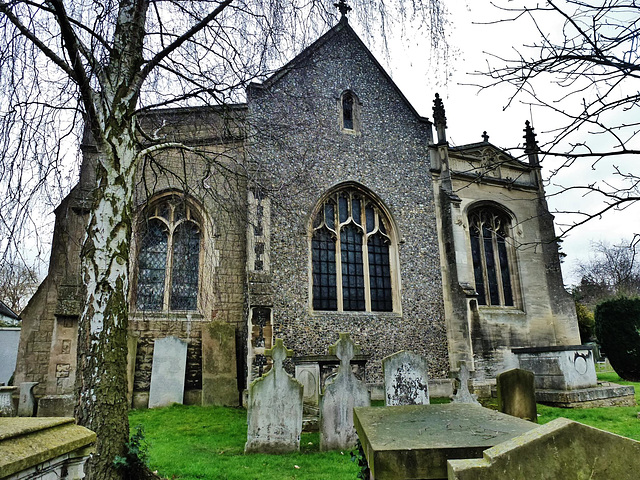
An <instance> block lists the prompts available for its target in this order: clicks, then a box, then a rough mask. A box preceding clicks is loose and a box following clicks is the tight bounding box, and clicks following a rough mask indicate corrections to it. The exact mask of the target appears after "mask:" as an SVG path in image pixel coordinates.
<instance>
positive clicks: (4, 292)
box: [0, 262, 38, 314]
mask: <svg viewBox="0 0 640 480" xmlns="http://www.w3.org/2000/svg"><path fill="white" fill-rule="evenodd" d="M37 286H38V275H37V274H36V270H35V268H33V267H30V266H28V265H25V264H24V263H19V262H5V263H3V264H2V265H1V266H0V300H2V301H3V302H4V303H5V305H7V306H8V307H9V308H10V309H11V310H13V311H14V312H16V313H18V314H19V313H20V312H21V311H22V309H23V308H24V307H25V305H26V302H27V301H28V300H29V297H30V296H31V295H32V294H33V292H34V290H35V288H36V287H37Z"/></svg>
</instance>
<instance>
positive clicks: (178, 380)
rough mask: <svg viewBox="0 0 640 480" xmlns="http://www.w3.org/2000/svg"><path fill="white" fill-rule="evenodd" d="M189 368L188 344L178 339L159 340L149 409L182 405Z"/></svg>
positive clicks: (152, 369) (152, 376) (153, 365)
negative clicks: (175, 404) (187, 369)
mask: <svg viewBox="0 0 640 480" xmlns="http://www.w3.org/2000/svg"><path fill="white" fill-rule="evenodd" d="M186 368H187V342H185V341H184V340H180V339H179V338H176V337H166V338H159V339H157V340H156V341H155V343H154V346H153V364H152V366H151V388H150V390H149V408H154V407H166V406H167V405H171V404H172V403H182V400H183V398H184V375H185V371H186Z"/></svg>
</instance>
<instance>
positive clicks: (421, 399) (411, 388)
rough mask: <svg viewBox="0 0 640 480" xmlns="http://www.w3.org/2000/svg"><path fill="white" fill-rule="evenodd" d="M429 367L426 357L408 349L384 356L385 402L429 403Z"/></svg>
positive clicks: (392, 403)
mask: <svg viewBox="0 0 640 480" xmlns="http://www.w3.org/2000/svg"><path fill="white" fill-rule="evenodd" d="M428 369H429V364H428V362H427V359H426V358H424V357H422V356H420V355H416V354H415V353H412V352H408V351H406V350H402V351H400V352H396V353H394V354H393V355H389V356H388V357H385V358H383V359H382V371H383V374H384V404H385V405H386V406H389V405H428V404H429V384H428V381H429V375H428Z"/></svg>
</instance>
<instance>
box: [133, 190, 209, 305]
mask: <svg viewBox="0 0 640 480" xmlns="http://www.w3.org/2000/svg"><path fill="white" fill-rule="evenodd" d="M140 235H141V240H140V249H139V252H138V283H137V292H136V293H137V294H136V306H137V308H138V309H140V310H151V311H162V310H196V309H197V308H198V278H199V269H200V236H201V234H200V222H199V220H198V219H197V216H196V215H195V212H194V211H193V209H192V208H191V206H190V205H189V204H188V203H186V202H185V200H184V199H183V198H180V197H178V196H170V197H164V198H163V199H162V200H161V201H159V202H156V203H154V204H152V205H151V206H150V207H149V208H148V209H147V211H146V216H145V218H144V220H143V221H142V223H141V228H140Z"/></svg>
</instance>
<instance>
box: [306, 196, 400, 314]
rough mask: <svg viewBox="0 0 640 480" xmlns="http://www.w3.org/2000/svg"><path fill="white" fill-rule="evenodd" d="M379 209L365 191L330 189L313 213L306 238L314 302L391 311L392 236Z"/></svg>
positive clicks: (324, 305) (336, 307) (326, 306)
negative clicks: (331, 190)
mask: <svg viewBox="0 0 640 480" xmlns="http://www.w3.org/2000/svg"><path fill="white" fill-rule="evenodd" d="M385 222H388V220H387V219H386V217H385V216H384V215H383V213H382V212H381V210H380V209H379V208H378V207H377V206H376V205H375V203H374V202H373V201H372V200H371V199H370V198H368V196H367V195H365V194H363V193H362V192H359V191H356V190H354V189H346V190H342V191H340V192H337V193H335V194H333V195H331V196H330V197H329V198H328V199H327V200H326V201H325V202H324V203H323V205H322V206H321V207H320V208H319V209H318V213H317V214H316V216H315V217H314V220H313V222H312V224H313V229H314V230H313V236H312V239H311V258H312V262H311V263H312V269H313V274H312V279H313V280H312V281H313V286H312V293H313V308H314V309H315V310H327V311H373V312H390V311H393V287H392V280H391V278H392V275H391V272H392V269H391V258H392V257H391V255H390V246H391V238H390V237H389V235H388V234H387V229H385V227H384V224H385Z"/></svg>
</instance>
